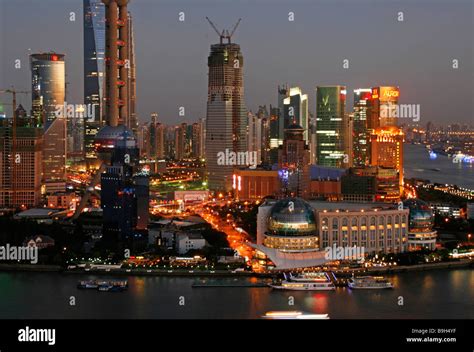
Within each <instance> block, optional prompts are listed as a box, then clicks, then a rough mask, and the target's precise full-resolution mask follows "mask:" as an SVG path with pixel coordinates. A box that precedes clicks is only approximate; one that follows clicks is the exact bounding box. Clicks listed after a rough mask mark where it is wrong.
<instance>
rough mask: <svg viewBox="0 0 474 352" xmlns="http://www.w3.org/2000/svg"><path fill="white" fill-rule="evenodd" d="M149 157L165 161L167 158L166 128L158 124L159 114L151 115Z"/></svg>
mask: <svg viewBox="0 0 474 352" xmlns="http://www.w3.org/2000/svg"><path fill="white" fill-rule="evenodd" d="M147 132H148V136H149V138H148V139H147V140H148V142H149V150H150V153H149V155H148V156H149V157H150V158H152V159H163V158H164V156H165V127H164V126H163V124H162V123H160V122H158V114H157V113H156V112H154V113H152V114H151V122H150V124H149V126H148V130H147Z"/></svg>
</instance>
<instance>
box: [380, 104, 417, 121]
mask: <svg viewBox="0 0 474 352" xmlns="http://www.w3.org/2000/svg"><path fill="white" fill-rule="evenodd" d="M420 110H421V109H420V104H393V105H383V106H381V107H380V117H383V118H387V117H394V118H400V119H413V122H418V121H420Z"/></svg>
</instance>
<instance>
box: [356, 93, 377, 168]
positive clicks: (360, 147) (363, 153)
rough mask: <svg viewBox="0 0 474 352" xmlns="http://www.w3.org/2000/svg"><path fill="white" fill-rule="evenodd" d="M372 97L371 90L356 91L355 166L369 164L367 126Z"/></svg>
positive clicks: (368, 134)
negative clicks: (368, 107) (369, 104)
mask: <svg viewBox="0 0 474 352" xmlns="http://www.w3.org/2000/svg"><path fill="white" fill-rule="evenodd" d="M371 97H372V90H371V89H370V88H359V89H354V132H353V135H354V141H353V157H352V159H353V164H354V166H365V165H368V164H369V144H370V133H369V131H368V126H367V122H368V121H367V105H368V101H369V100H370V99H371Z"/></svg>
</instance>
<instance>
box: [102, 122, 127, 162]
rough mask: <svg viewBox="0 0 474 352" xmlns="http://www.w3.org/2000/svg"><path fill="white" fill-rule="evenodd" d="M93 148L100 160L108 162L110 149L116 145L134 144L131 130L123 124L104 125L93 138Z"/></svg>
mask: <svg viewBox="0 0 474 352" xmlns="http://www.w3.org/2000/svg"><path fill="white" fill-rule="evenodd" d="M94 145H95V150H96V152H97V155H98V156H99V158H100V159H101V160H102V161H105V162H110V158H111V154H112V151H113V150H114V149H115V148H116V147H117V146H121V147H123V148H124V147H130V148H134V147H135V146H136V139H135V136H134V135H133V132H132V131H131V130H129V129H128V128H127V126H125V125H118V126H108V125H107V126H104V127H102V128H101V129H100V130H99V132H97V134H96V136H95V139H94Z"/></svg>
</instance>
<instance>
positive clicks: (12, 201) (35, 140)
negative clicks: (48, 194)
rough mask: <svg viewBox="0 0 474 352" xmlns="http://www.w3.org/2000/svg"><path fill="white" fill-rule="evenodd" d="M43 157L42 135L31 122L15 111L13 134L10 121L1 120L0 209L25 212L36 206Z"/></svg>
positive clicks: (39, 195)
mask: <svg viewBox="0 0 474 352" xmlns="http://www.w3.org/2000/svg"><path fill="white" fill-rule="evenodd" d="M20 107H21V106H20ZM20 120H21V121H20ZM13 133H15V138H13ZM42 155H43V131H42V129H41V128H39V127H36V126H35V122H34V121H33V120H32V119H30V118H27V117H25V118H21V119H20V116H19V113H18V110H17V124H16V129H15V132H13V119H8V118H7V119H2V122H1V125H0V171H1V174H0V175H1V177H0V207H3V208H5V207H9V208H10V207H11V208H25V207H34V206H37V205H39V203H40V201H41V170H42V163H43V158H42Z"/></svg>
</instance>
